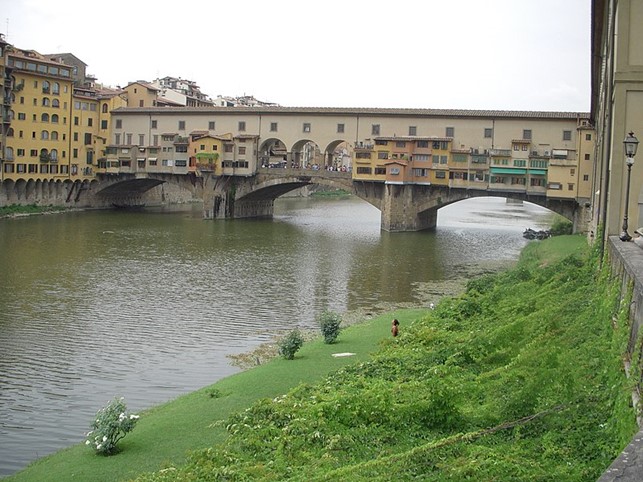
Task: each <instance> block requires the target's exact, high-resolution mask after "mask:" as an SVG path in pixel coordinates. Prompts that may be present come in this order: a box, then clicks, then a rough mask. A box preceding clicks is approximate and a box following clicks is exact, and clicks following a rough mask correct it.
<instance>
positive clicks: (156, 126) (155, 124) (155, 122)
mask: <svg viewBox="0 0 643 482" xmlns="http://www.w3.org/2000/svg"><path fill="white" fill-rule="evenodd" d="M158 125H159V123H158V121H155V120H153V121H152V129H158Z"/></svg>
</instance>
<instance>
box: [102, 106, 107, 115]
mask: <svg viewBox="0 0 643 482" xmlns="http://www.w3.org/2000/svg"><path fill="white" fill-rule="evenodd" d="M103 114H107V104H103Z"/></svg>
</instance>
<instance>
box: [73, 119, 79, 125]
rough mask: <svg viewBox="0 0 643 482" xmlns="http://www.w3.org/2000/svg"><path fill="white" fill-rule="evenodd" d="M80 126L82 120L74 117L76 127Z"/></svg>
mask: <svg viewBox="0 0 643 482" xmlns="http://www.w3.org/2000/svg"><path fill="white" fill-rule="evenodd" d="M78 124H80V119H79V118H78V117H74V125H75V126H77V125H78Z"/></svg>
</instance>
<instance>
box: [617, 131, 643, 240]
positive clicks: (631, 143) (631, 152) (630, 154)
mask: <svg viewBox="0 0 643 482" xmlns="http://www.w3.org/2000/svg"><path fill="white" fill-rule="evenodd" d="M623 144H624V145H625V164H627V186H626V188H625V214H624V215H623V232H622V233H621V235H620V236H619V239H620V240H621V241H629V240H630V239H632V236H630V235H629V233H628V232H627V210H628V205H629V201H630V177H631V176H632V165H633V164H634V156H636V148H637V147H638V145H639V140H638V139H637V138H636V137H634V132H630V133H629V134H628V135H627V137H626V138H625V140H624V141H623Z"/></svg>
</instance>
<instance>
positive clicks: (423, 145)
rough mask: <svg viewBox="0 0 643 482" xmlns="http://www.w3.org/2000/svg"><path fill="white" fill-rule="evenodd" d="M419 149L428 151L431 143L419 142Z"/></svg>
mask: <svg viewBox="0 0 643 482" xmlns="http://www.w3.org/2000/svg"><path fill="white" fill-rule="evenodd" d="M417 147H420V148H424V149H427V148H428V147H429V141H417Z"/></svg>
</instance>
